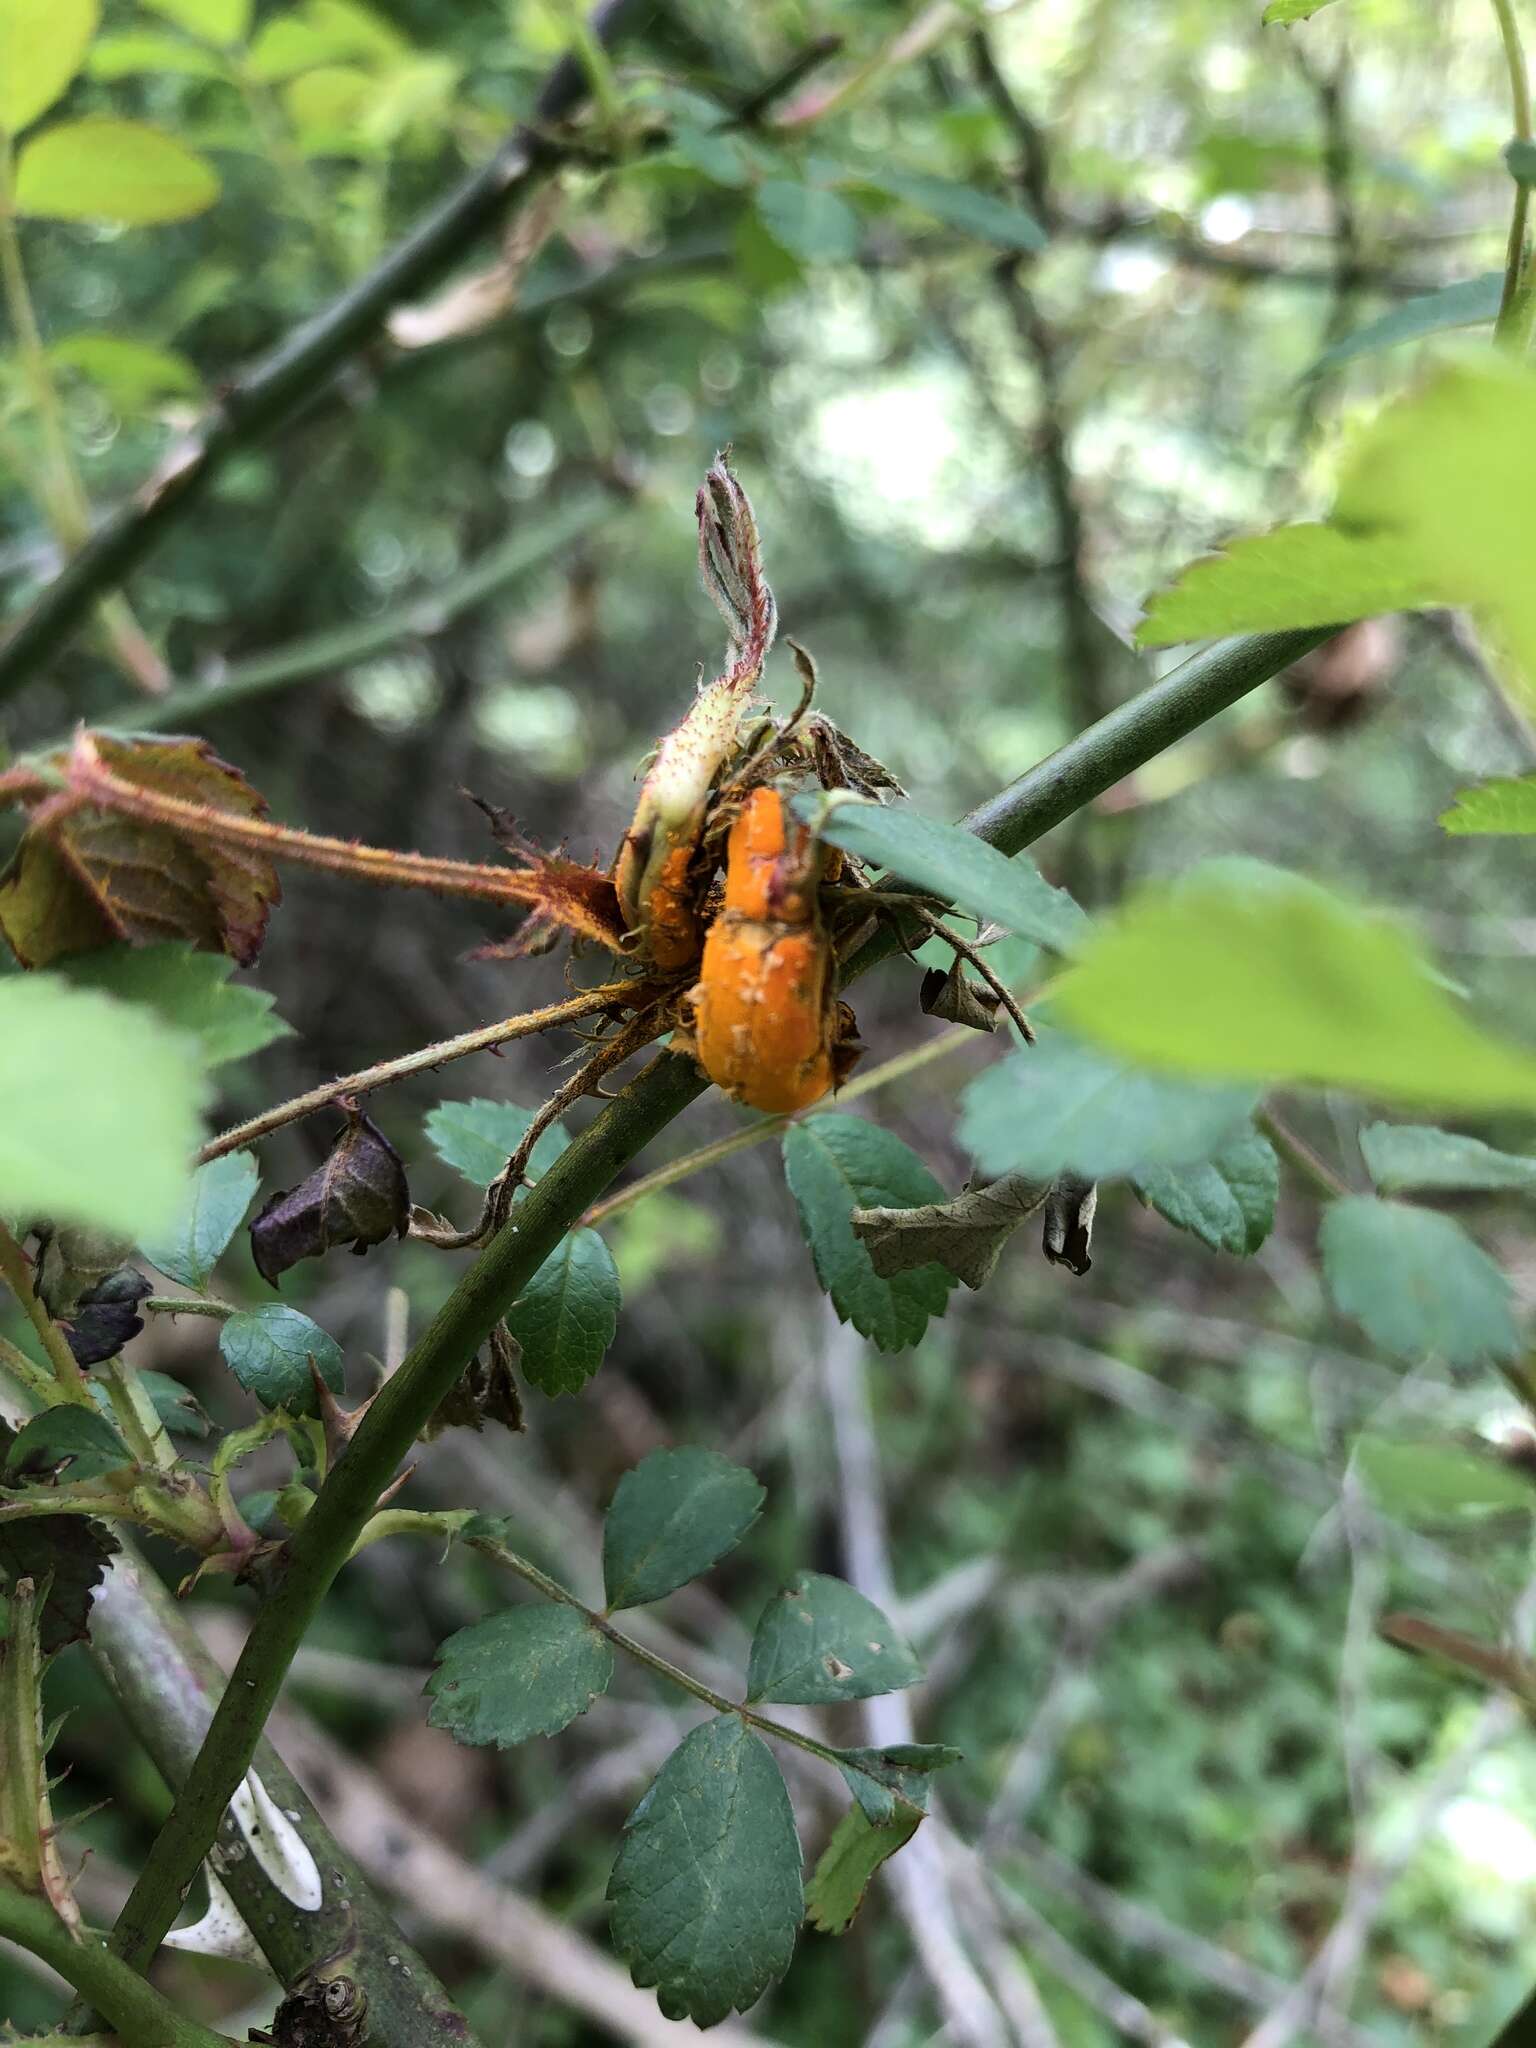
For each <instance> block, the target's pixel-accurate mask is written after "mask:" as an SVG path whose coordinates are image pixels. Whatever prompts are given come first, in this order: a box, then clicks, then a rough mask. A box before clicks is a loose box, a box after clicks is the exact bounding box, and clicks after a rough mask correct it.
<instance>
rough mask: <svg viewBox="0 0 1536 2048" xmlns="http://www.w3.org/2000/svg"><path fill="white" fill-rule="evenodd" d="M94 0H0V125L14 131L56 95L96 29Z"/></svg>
mask: <svg viewBox="0 0 1536 2048" xmlns="http://www.w3.org/2000/svg"><path fill="white" fill-rule="evenodd" d="M99 15H100V8H99V5H98V0H0V129H3V130H4V131H5V133H6V134H7V135H19V134H20V133H21V131H22V129H23V128H26V127H29V126H30V125H31V123H32V122H33V121H35V120H36V119H37V117H38V115H39V114H46V113H47V111H48V109H49V108H50V107H51V106H52V105H53V104H54V102H55V100H57V99H59V98H61V97H62V96H63V94H64V92H65V91H66V90H67V88H68V86H69V83H70V81H71V79H73V77H74V76H75V73H76V72H77V71H78V70H79V69H80V65H81V62H82V61H83V59H84V57H85V53H86V50H87V48H88V47H89V45H90V40H91V37H92V36H93V35H94V34H95V33H96V23H97V20H98V18H99Z"/></svg>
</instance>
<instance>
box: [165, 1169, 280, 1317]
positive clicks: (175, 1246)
mask: <svg viewBox="0 0 1536 2048" xmlns="http://www.w3.org/2000/svg"><path fill="white" fill-rule="evenodd" d="M260 1178H261V1176H260V1173H259V1172H258V1170H257V1166H256V1161H255V1159H254V1157H253V1156H252V1154H251V1153H249V1152H226V1153H225V1154H224V1155H223V1157H222V1158H219V1159H210V1160H209V1161H208V1163H207V1164H206V1165H205V1166H200V1167H199V1168H198V1169H197V1171H196V1173H194V1174H193V1176H192V1185H191V1188H190V1189H189V1190H188V1193H187V1199H186V1201H185V1202H184V1203H183V1205H182V1211H181V1214H180V1215H179V1216H178V1217H177V1218H176V1220H175V1222H174V1223H173V1224H172V1225H171V1227H170V1229H169V1230H167V1231H166V1232H164V1234H163V1235H161V1236H159V1237H155V1238H148V1239H146V1240H145V1242H144V1243H143V1244H142V1245H141V1246H140V1250H141V1251H142V1252H143V1254H144V1256H145V1258H146V1259H148V1261H149V1263H150V1264H151V1265H152V1266H153V1267H154V1268H155V1270H156V1271H157V1272H159V1273H166V1274H168V1275H169V1276H170V1278H171V1279H172V1280H179V1281H180V1282H181V1284H182V1286H183V1287H198V1288H201V1287H203V1286H205V1285H206V1284H207V1280H208V1275H209V1274H210V1273H211V1272H212V1271H213V1269H214V1267H215V1266H216V1265H217V1264H218V1263H219V1260H220V1258H221V1257H222V1255H223V1252H224V1248H225V1246H226V1245H227V1244H228V1243H229V1241H230V1239H231V1238H232V1237H233V1236H234V1234H235V1232H236V1231H237V1230H238V1229H239V1228H240V1225H241V1224H242V1223H243V1222H244V1220H245V1212H246V1210H247V1209H248V1208H249V1207H250V1206H251V1198H252V1197H253V1196H254V1195H255V1193H256V1188H257V1183H258V1182H259V1180H260Z"/></svg>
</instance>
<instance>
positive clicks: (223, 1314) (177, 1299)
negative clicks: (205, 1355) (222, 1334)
mask: <svg viewBox="0 0 1536 2048" xmlns="http://www.w3.org/2000/svg"><path fill="white" fill-rule="evenodd" d="M139 1307H140V1308H147V1309H148V1310H149V1311H150V1313H151V1314H152V1315H159V1316H216V1317H217V1318H218V1320H219V1321H220V1322H221V1323H227V1322H228V1321H229V1319H230V1317H231V1316H237V1315H239V1314H240V1313H241V1311H240V1310H239V1309H237V1308H236V1307H235V1305H234V1303H233V1302H231V1301H210V1300H209V1299H208V1298H207V1296H206V1295H201V1294H151V1295H150V1296H149V1297H148V1298H147V1299H146V1300H144V1301H141V1302H140V1303H139Z"/></svg>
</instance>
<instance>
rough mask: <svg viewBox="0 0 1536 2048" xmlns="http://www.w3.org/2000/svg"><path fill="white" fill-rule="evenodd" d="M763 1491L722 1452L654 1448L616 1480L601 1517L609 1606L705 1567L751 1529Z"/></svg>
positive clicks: (661, 1590) (631, 1602)
mask: <svg viewBox="0 0 1536 2048" xmlns="http://www.w3.org/2000/svg"><path fill="white" fill-rule="evenodd" d="M764 1497H765V1496H764V1493H763V1489H762V1487H761V1486H760V1485H759V1484H758V1482H757V1480H756V1479H755V1478H754V1477H753V1475H752V1474H751V1473H750V1472H748V1471H746V1470H745V1469H744V1468H743V1467H742V1466H740V1465H733V1464H732V1463H731V1461H730V1459H729V1458H723V1457H722V1456H721V1455H720V1453H719V1452H718V1451H706V1450H703V1449H702V1448H700V1446H698V1445H697V1444H683V1445H681V1446H679V1448H677V1449H676V1450H661V1451H652V1452H651V1454H650V1456H649V1457H648V1458H643V1459H642V1460H641V1461H640V1463H639V1464H638V1465H637V1466H636V1467H635V1468H634V1470H633V1471H632V1472H626V1473H625V1475H624V1477H623V1478H622V1479H621V1480H620V1481H619V1483H618V1486H617V1487H616V1488H615V1489H614V1495H613V1501H612V1504H611V1505H610V1507H609V1509H608V1514H607V1518H606V1520H605V1521H604V1523H603V1586H604V1589H605V1592H606V1597H607V1601H608V1606H609V1609H610V1610H611V1611H612V1612H615V1613H617V1612H618V1610H619V1609H620V1608H624V1607H644V1606H645V1605H647V1603H648V1602H650V1601H652V1600H661V1599H663V1598H664V1597H665V1596H666V1595H667V1594H668V1593H674V1592H676V1590H677V1588H678V1587H679V1586H686V1585H687V1583H688V1581H689V1580H690V1579H696V1578H697V1577H698V1576H699V1574H700V1572H707V1571H708V1570H709V1568H710V1566H711V1565H712V1564H715V1563H717V1562H718V1561H719V1559H721V1558H722V1557H724V1556H725V1554H726V1552H727V1551H728V1550H734V1549H735V1548H736V1545H737V1544H738V1543H739V1542H740V1541H741V1539H742V1537H743V1536H745V1535H746V1533H747V1531H748V1530H749V1529H750V1528H751V1526H752V1524H753V1523H754V1522H755V1521H756V1520H757V1517H758V1514H759V1512H760V1511H761V1509H762V1505H763V1500H764Z"/></svg>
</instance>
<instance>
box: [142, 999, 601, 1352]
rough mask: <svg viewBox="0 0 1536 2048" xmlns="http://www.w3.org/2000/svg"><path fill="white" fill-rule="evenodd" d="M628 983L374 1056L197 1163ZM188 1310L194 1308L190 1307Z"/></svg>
mask: <svg viewBox="0 0 1536 2048" xmlns="http://www.w3.org/2000/svg"><path fill="white" fill-rule="evenodd" d="M629 986H630V984H629V983H627V982H620V981H614V982H605V983H604V984H603V985H602V986H601V987H600V988H590V989H583V990H582V992H581V994H580V995H576V996H569V997H567V999H566V1000H565V1001H564V1002H563V1003H549V1004H547V1005H546V1006H545V1007H544V1008H543V1009H542V1010H524V1011H523V1012H521V1014H520V1015H518V1016H516V1017H503V1018H502V1020H501V1022H500V1023H499V1024H482V1025H480V1026H478V1028H477V1029H475V1030H474V1031H464V1032H461V1033H460V1034H459V1036H458V1037H457V1038H441V1039H439V1040H438V1041H437V1043H436V1044H435V1045H423V1046H418V1047H417V1048H416V1050H415V1051H414V1052H407V1053H399V1054H397V1055H396V1057H395V1058H394V1059H391V1060H379V1061H377V1062H376V1063H375V1064H374V1065H373V1066H371V1067H360V1068H359V1069H358V1071H357V1072H356V1073H355V1074H342V1075H340V1076H339V1077H338V1078H337V1079H336V1080H334V1081H327V1082H325V1083H323V1084H322V1086H320V1087H318V1088H308V1089H306V1090H305V1091H304V1093H303V1094H302V1095H294V1096H292V1097H290V1098H289V1100H288V1101H287V1102H278V1103H274V1104H273V1106H272V1107H271V1108H270V1109H264V1110H262V1112H261V1113H260V1115H259V1116H253V1117H248V1118H247V1119H246V1121H245V1122H244V1123H243V1124H232V1125H231V1126H230V1128H229V1129H228V1130H227V1131H221V1132H220V1133H219V1135H218V1137H216V1138H210V1139H209V1141H208V1143H207V1144H206V1145H205V1146H204V1147H203V1149H202V1150H201V1152H199V1153H198V1155H197V1159H198V1164H199V1165H200V1166H204V1165H206V1164H207V1162H208V1161H209V1160H210V1159H219V1158H222V1156H223V1155H224V1154H225V1153H226V1152H237V1151H239V1149H240V1147H241V1146H242V1145H250V1144H253V1143H254V1142H255V1141H256V1139H258V1138H265V1137H268V1136H270V1135H271V1133H272V1132H273V1131H280V1130H281V1129H282V1128H283V1126H284V1125H285V1124H292V1123H297V1122H298V1121H299V1119H300V1118H301V1117H306V1116H313V1115H314V1114H315V1112H316V1111H317V1110H321V1109H325V1108H327V1107H328V1106H329V1105H330V1104H331V1103H333V1102H334V1101H335V1100H336V1097H337V1096H338V1095H366V1094H367V1093H368V1092H369V1091H370V1089H374V1088H387V1087H388V1086H389V1085H390V1084H391V1083H392V1082H394V1081H402V1080H404V1079H405V1077H406V1075H407V1074H420V1073H424V1072H426V1071H427V1070H428V1069H429V1068H432V1067H441V1066H446V1065H447V1063H448V1062H449V1061H450V1060H461V1059H463V1058H464V1057H465V1056H466V1054H468V1053H472V1052H488V1051H489V1050H490V1048H491V1047H492V1046H493V1045H507V1044H510V1042H511V1041H512V1040H513V1039H514V1038H532V1037H534V1036H536V1035H537V1034H538V1033H539V1032H541V1031H555V1030H558V1029H559V1028H560V1027H561V1026H563V1025H566V1024H573V1023H575V1022H576V1021H577V1020H578V1019H580V1018H582V1017H590V1016H592V1015H594V1014H595V1013H596V1012H597V1011H599V1010H606V1009H607V1008H609V1006H610V1005H611V1004H613V1003H615V1002H622V1001H623V999H624V996H625V993H626V991H627V990H628V988H629ZM155 1305H156V1306H159V1304H158V1303H157V1304H155ZM178 1305H180V1304H178ZM192 1313H193V1314H194V1315H195V1314H198V1313H200V1311H198V1310H197V1309H195V1308H194V1309H193V1310H192ZM201 1313H204V1314H206V1313H207V1311H206V1310H203V1311H201Z"/></svg>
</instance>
